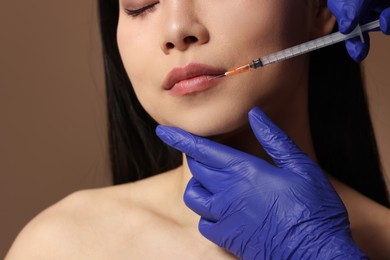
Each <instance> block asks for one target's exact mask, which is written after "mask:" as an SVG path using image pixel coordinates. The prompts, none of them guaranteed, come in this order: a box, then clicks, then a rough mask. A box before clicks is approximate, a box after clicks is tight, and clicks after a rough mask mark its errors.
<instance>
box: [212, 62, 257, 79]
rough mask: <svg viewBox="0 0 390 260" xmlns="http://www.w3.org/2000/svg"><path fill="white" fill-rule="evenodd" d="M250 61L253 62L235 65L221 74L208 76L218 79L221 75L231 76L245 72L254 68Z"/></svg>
mask: <svg viewBox="0 0 390 260" xmlns="http://www.w3.org/2000/svg"><path fill="white" fill-rule="evenodd" d="M252 63H253V62H251V63H247V64H245V65H242V66H238V67H236V68H234V69H231V70H228V71H226V72H225V73H224V74H221V75H217V76H215V77H212V78H210V79H209V80H213V79H219V78H223V77H226V76H233V75H236V74H240V73H244V72H247V71H249V70H252V69H254V68H253V65H252Z"/></svg>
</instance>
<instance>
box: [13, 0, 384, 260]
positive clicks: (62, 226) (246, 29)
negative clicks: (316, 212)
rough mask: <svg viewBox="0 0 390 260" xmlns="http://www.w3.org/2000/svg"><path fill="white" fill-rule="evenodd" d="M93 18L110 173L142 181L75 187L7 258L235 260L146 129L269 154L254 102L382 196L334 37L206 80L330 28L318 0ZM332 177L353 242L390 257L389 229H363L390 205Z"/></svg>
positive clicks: (119, 4) (362, 110)
mask: <svg viewBox="0 0 390 260" xmlns="http://www.w3.org/2000/svg"><path fill="white" fill-rule="evenodd" d="M243 14H245V15H243ZM100 18H101V26H102V37H103V45H104V54H105V65H106V73H107V74H106V75H107V86H108V90H107V91H108V106H109V116H110V143H111V147H110V148H111V160H112V167H113V174H114V182H115V183H116V184H119V183H124V182H129V181H136V180H139V181H136V182H132V183H129V184H125V185H119V186H114V187H109V188H105V189H99V190H93V191H83V192H78V193H76V194H73V195H71V196H69V197H68V198H66V199H65V200H63V201H61V202H59V203H58V204H56V205H54V206H53V207H51V208H49V209H48V210H46V211H45V212H43V213H42V214H40V215H39V216H38V217H37V218H36V219H34V220H33V221H32V222H31V223H30V224H29V225H28V226H27V227H26V228H25V229H24V231H23V232H22V233H21V235H20V236H19V237H18V239H17V240H16V242H15V244H14V246H13V248H12V249H11V251H10V253H9V256H8V257H9V258H10V259H12V258H15V259H20V258H26V257H30V258H37V259H45V258H97V259H105V258H114V259H122V258H123V259H200V258H206V259H229V258H231V259H235V256H234V255H232V254H230V253H228V252H227V251H226V250H224V249H222V248H220V247H218V246H217V245H215V244H213V243H212V242H210V241H208V240H207V239H205V238H204V237H203V236H202V235H201V234H200V233H199V232H198V221H199V216H198V215H197V214H195V213H194V212H192V211H191V210H190V209H189V208H187V207H186V205H185V204H184V202H183V200H182V196H183V193H184V190H185V188H186V186H187V183H188V181H189V180H190V178H191V173H190V170H189V168H188V165H187V164H186V163H184V164H182V165H181V162H180V161H181V155H180V154H178V153H177V152H175V151H173V150H172V149H171V148H168V147H167V146H164V145H163V144H162V142H161V141H160V140H159V139H158V138H157V137H156V136H155V133H154V131H155V127H156V126H157V122H158V123H159V124H164V125H169V126H176V127H180V128H182V129H184V130H186V131H189V132H191V133H194V134H196V135H201V136H208V137H210V138H212V139H213V140H215V141H218V142H220V143H223V144H224V145H227V146H230V147H234V148H236V149H239V150H241V151H243V152H245V153H249V154H253V155H256V156H258V157H261V158H268V156H267V155H266V154H265V152H262V151H261V150H260V145H258V143H257V141H256V139H255V137H254V135H253V133H252V131H251V129H250V127H249V125H248V121H247V113H248V111H249V110H250V109H252V108H253V107H261V109H262V110H263V111H265V112H266V113H267V114H268V115H269V116H270V118H272V120H273V121H274V122H276V123H277V124H278V125H279V126H280V128H281V129H283V130H284V131H285V132H286V133H288V134H289V136H290V137H291V138H292V139H293V140H294V142H295V143H297V144H298V146H299V147H300V148H301V149H302V150H303V151H304V152H305V153H307V154H308V155H309V156H310V157H311V158H312V159H313V160H316V159H317V160H318V162H319V163H320V165H321V166H322V167H323V168H324V169H325V170H326V171H327V172H328V173H329V174H332V175H334V176H335V177H336V178H338V179H340V180H341V181H342V182H344V183H345V184H347V185H350V186H352V187H353V188H355V189H356V190H358V191H360V192H361V193H363V194H365V195H366V196H368V197H369V198H371V199H372V200H374V201H376V202H378V203H379V204H382V205H384V206H388V205H389V202H388V200H387V197H386V189H385V185H384V183H383V180H382V176H381V172H380V167H379V160H378V156H377V153H376V147H375V139H374V137H373V134H372V128H371V123H370V119H369V115H368V111H367V107H366V104H365V96H364V92H363V90H362V86H361V78H360V76H359V75H360V74H359V73H360V71H359V68H358V66H357V65H355V64H354V63H352V62H350V61H349V58H348V57H347V55H346V54H345V53H344V50H343V48H342V47H340V46H337V47H334V48H329V49H327V50H324V51H323V52H318V53H316V54H313V55H311V57H309V56H302V57H298V58H295V59H293V60H290V61H286V62H283V63H279V64H275V65H272V66H269V67H266V68H264V69H262V70H261V71H258V72H255V73H249V74H244V75H241V76H237V77H232V78H229V79H222V80H215V81H210V82H211V83H210V82H209V81H206V79H207V80H208V78H209V77H211V76H212V75H216V74H219V73H221V72H224V71H225V70H227V69H229V68H231V67H234V66H236V65H238V64H239V63H242V62H245V61H247V60H251V59H253V58H255V57H258V56H261V55H263V54H268V53H272V52H274V51H278V50H281V49H284V48H286V47H290V46H292V45H295V44H298V43H301V42H304V41H307V40H309V39H312V38H316V37H319V36H322V35H325V34H328V33H329V32H331V30H332V29H333V27H334V24H335V22H334V18H333V17H332V15H331V14H330V12H329V10H328V9H327V8H326V7H325V4H324V3H323V2H322V1H321V2H317V1H305V0H300V1H290V0H277V1H240V2H236V1H229V2H226V1H182V0H177V1H176V0H175V1H173V0H172V1H149V0H145V1H130V0H121V1H107V0H102V1H100ZM338 55H341V57H340V58H337V59H335V57H337V56H338ZM309 58H310V59H309ZM332 60H336V62H333V63H330V61H332ZM194 77H195V78H194ZM129 79H130V81H131V84H130V81H129ZM336 79H337V80H336ZM198 80H199V81H198ZM336 82H337V83H336ZM330 100H331V102H330ZM347 102H348V103H347ZM330 104H332V105H331V106H330ZM308 107H310V109H308ZM348 109H349V110H348ZM357 109H358V111H357ZM309 114H310V116H309ZM353 115H356V117H353ZM346 119H348V121H347V120H346ZM346 121H347V122H346ZM356 129H362V131H359V132H357V131H356ZM311 136H313V139H312V138H311ZM358 142H359V143H358ZM356 147H357V148H359V149H357V148H356ZM363 147H364V148H363ZM362 151H364V152H366V153H365V154H362ZM357 161H358V162H359V163H360V164H359V165H356V162H357ZM161 172H163V173H161ZM158 173H161V174H158ZM157 174H158V175H157ZM153 175H156V176H154V177H150V176H153ZM146 177H149V178H146ZM140 179H142V180H140ZM333 184H334V186H335V188H336V190H337V192H338V193H339V194H340V196H341V198H342V199H343V200H344V202H345V204H346V207H347V209H348V211H349V215H350V221H351V229H352V233H353V236H354V238H355V240H356V241H357V242H358V244H359V245H360V246H361V248H362V249H363V250H364V251H365V252H366V253H367V254H368V255H370V256H373V257H375V256H381V255H380V254H386V252H385V251H384V250H385V249H386V247H385V246H383V245H384V243H383V241H385V239H386V237H385V235H383V236H382V237H378V236H375V239H374V238H373V237H372V235H373V234H374V235H376V234H383V230H384V226H381V225H383V223H385V222H383V221H384V220H385V218H387V220H388V219H389V217H388V210H387V209H386V208H385V207H383V206H381V205H379V204H377V203H375V202H373V201H372V200H370V199H367V198H366V197H363V196H362V195H360V194H358V193H356V192H355V191H353V190H352V189H350V188H348V187H347V186H346V185H345V184H342V183H341V182H339V181H336V180H334V181H333ZM357 202H358V203H357ZM369 212H375V217H373V216H370V214H369ZM381 232H382V233H381ZM378 241H379V242H378ZM378 248H379V249H380V250H378ZM376 254H378V255H376Z"/></svg>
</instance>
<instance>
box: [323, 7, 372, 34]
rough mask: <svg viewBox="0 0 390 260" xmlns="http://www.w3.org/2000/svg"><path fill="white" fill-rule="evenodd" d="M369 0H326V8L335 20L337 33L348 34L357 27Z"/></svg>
mask: <svg viewBox="0 0 390 260" xmlns="http://www.w3.org/2000/svg"><path fill="white" fill-rule="evenodd" d="M369 2H370V1H369V0H354V1H351V0H328V8H329V9H330V11H331V12H332V13H333V15H334V16H335V17H336V19H337V23H338V25H339V31H340V32H342V33H350V32H352V30H353V29H355V27H356V26H357V25H358V23H359V18H360V15H361V13H362V10H365V8H366V7H367V6H368V4H369Z"/></svg>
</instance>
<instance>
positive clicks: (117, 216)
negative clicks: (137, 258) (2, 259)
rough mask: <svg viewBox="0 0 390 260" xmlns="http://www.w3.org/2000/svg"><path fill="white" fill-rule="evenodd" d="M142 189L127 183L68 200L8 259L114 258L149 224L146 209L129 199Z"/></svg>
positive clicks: (25, 233) (30, 230) (27, 233)
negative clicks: (120, 249)
mask: <svg viewBox="0 0 390 260" xmlns="http://www.w3.org/2000/svg"><path fill="white" fill-rule="evenodd" d="M124 186H126V187H124ZM133 186H134V187H135V188H133ZM137 186H138V185H133V184H126V185H122V186H113V187H108V188H101V189H93V190H84V191H78V192H75V193H73V194H71V195H69V196H67V197H66V198H64V199H63V200H61V201H59V202H58V203H56V204H54V205H53V206H51V207H49V208H48V209H46V210H44V211H43V212H42V213H40V214H39V215H38V216H36V217H35V218H34V219H33V220H32V221H30V223H28V224H27V225H26V227H25V228H24V229H23V230H22V231H21V233H20V234H19V235H18V237H17V238H16V240H15V242H14V244H13V245H12V247H11V249H10V251H9V253H8V255H7V257H6V259H58V258H65V259H85V258H88V259H92V258H93V259H104V258H105V257H107V258H108V257H113V255H115V253H113V252H115V250H116V249H117V248H118V247H119V246H121V245H120V243H121V241H126V242H127V243H133V242H136V240H135V239H134V234H135V233H136V232H137V230H136V229H137V228H139V227H140V226H142V221H144V220H143V219H145V218H144V217H143V215H145V214H146V212H145V210H143V209H142V208H140V207H138V206H137V205H136V203H133V201H132V199H131V196H129V194H131V193H132V190H134V189H137V188H136V187H137ZM124 190H127V191H129V192H123V191H124ZM129 212H131V214H129ZM133 240H134V241H133ZM102 248H104V250H102Z"/></svg>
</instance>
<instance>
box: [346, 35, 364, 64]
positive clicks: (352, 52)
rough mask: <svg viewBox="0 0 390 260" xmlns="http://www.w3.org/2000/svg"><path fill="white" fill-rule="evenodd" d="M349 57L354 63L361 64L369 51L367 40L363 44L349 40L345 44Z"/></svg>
mask: <svg viewBox="0 0 390 260" xmlns="http://www.w3.org/2000/svg"><path fill="white" fill-rule="evenodd" d="M345 46H346V48H347V50H348V54H349V56H350V57H351V58H352V59H353V60H354V61H356V62H362V61H363V60H364V59H365V58H366V57H367V55H368V51H369V49H370V45H369V39H366V42H365V43H362V42H361V41H360V40H349V41H347V42H346V44H345Z"/></svg>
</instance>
